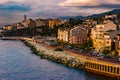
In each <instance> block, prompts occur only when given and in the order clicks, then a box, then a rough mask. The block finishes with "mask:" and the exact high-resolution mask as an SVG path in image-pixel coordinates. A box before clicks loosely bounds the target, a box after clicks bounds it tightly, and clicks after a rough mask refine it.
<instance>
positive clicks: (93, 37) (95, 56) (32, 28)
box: [0, 12, 120, 76]
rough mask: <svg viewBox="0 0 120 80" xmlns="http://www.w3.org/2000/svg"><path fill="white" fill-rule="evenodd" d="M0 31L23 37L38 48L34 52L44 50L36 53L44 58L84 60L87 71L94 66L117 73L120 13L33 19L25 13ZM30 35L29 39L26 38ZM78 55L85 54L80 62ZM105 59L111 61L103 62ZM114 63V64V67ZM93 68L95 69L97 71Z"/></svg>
mask: <svg viewBox="0 0 120 80" xmlns="http://www.w3.org/2000/svg"><path fill="white" fill-rule="evenodd" d="M0 33H1V37H2V39H4V38H5V37H6V39H7V37H9V39H10V37H12V38H13V37H15V38H17V37H18V38H20V39H22V40H23V41H26V42H27V44H28V43H29V44H30V45H34V46H33V47H35V49H38V50H37V51H36V50H35V52H39V51H40V52H41V51H42V50H43V52H44V54H42V53H40V54H38V55H42V56H44V57H45V58H47V59H50V60H53V61H56V62H60V63H63V64H65V65H70V66H72V67H77V68H80V65H81V64H83V62H84V64H83V66H85V68H86V69H87V70H88V71H91V69H92V70H94V69H96V70H99V71H100V72H102V73H108V75H110V74H111V75H113V76H119V70H120V69H119V67H118V64H119V63H120V14H119V13H112V12H107V13H106V14H104V15H102V16H97V17H93V16H92V17H82V18H78V19H75V18H69V19H66V20H65V19H61V18H56V19H35V20H33V19H27V16H26V15H24V18H23V21H22V22H18V23H14V24H12V25H5V26H4V27H2V28H1V30H0ZM23 38H24V39H23ZM29 38H30V41H29V40H26V39H29ZM31 41H32V42H31ZM40 45H41V46H40ZM42 46H46V47H47V48H48V49H47V50H46V48H45V49H43V48H44V47H43V48H42ZM49 48H50V50H49ZM39 49H40V50H39ZM53 50H54V51H64V52H66V53H70V55H68V54H66V53H64V52H58V53H57V52H54V51H53ZM71 54H72V56H74V58H73V57H72V56H71ZM76 55H80V57H79V58H78V57H77V56H76ZM69 56H70V57H69ZM81 56H84V58H83V62H81V60H80V59H82V57H81ZM61 57H62V58H61ZM89 59H90V60H89ZM91 59H92V61H91ZM97 60H100V61H103V62H102V63H101V62H100V61H97ZM94 61H95V62H94ZM104 61H107V62H109V63H111V64H108V65H106V64H105V63H104ZM113 63H115V64H117V65H116V66H115V67H114V66H113V65H112V64H113ZM91 65H93V66H91ZM112 66H113V67H112ZM94 72H95V73H97V71H94Z"/></svg>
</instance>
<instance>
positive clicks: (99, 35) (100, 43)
mask: <svg viewBox="0 0 120 80" xmlns="http://www.w3.org/2000/svg"><path fill="white" fill-rule="evenodd" d="M109 30H116V25H114V24H113V23H112V22H111V21H108V22H105V24H99V25H96V26H95V27H93V28H92V30H91V39H92V40H93V47H94V48H95V50H96V51H98V52H102V51H103V50H104V49H105V48H106V47H107V48H110V47H111V42H112V39H111V35H110V33H109V32H107V31H109Z"/></svg>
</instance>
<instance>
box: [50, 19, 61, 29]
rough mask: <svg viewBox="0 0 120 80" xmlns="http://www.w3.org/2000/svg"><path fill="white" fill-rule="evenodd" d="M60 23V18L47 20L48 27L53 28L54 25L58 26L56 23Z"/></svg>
mask: <svg viewBox="0 0 120 80" xmlns="http://www.w3.org/2000/svg"><path fill="white" fill-rule="evenodd" d="M60 24H61V20H60V19H58V18H57V19H49V20H48V26H49V27H50V28H54V26H58V25H60Z"/></svg>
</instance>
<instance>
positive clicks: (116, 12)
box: [87, 9, 120, 18]
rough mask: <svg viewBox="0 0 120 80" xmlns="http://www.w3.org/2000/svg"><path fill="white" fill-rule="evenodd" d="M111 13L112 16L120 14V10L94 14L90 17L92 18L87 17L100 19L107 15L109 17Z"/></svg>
mask: <svg viewBox="0 0 120 80" xmlns="http://www.w3.org/2000/svg"><path fill="white" fill-rule="evenodd" d="M109 13H111V14H120V9H114V10H112V11H109V12H105V13H101V14H93V15H90V16H87V17H88V18H98V17H102V16H105V15H107V14H109Z"/></svg>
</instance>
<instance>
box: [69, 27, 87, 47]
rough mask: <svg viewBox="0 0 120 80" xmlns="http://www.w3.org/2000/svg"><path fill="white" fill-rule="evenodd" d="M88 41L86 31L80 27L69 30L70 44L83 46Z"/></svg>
mask: <svg viewBox="0 0 120 80" xmlns="http://www.w3.org/2000/svg"><path fill="white" fill-rule="evenodd" d="M87 40H88V37H87V29H86V28H84V27H81V26H80V25H78V26H74V28H72V29H71V30H70V43H71V44H80V45H81V44H83V43H85V42H86V41H87Z"/></svg>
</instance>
